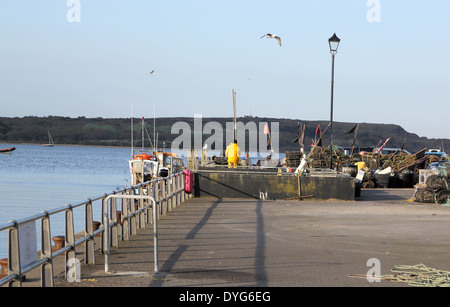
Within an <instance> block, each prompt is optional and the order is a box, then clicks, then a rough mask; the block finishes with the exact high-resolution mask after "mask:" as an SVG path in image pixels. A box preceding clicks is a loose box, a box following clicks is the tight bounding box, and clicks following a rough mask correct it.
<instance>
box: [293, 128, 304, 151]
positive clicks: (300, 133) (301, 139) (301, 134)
mask: <svg viewBox="0 0 450 307" xmlns="http://www.w3.org/2000/svg"><path fill="white" fill-rule="evenodd" d="M304 140H305V124H303V126H302V125H301V124H300V122H297V136H296V137H295V139H294V140H293V141H292V143H296V142H298V144H299V145H300V146H301V147H304V146H305V144H304Z"/></svg>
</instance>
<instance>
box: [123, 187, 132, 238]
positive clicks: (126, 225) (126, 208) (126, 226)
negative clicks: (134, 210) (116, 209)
mask: <svg viewBox="0 0 450 307" xmlns="http://www.w3.org/2000/svg"><path fill="white" fill-rule="evenodd" d="M122 195H126V192H125V191H124V192H122ZM130 203H131V200H129V199H125V201H124V200H123V199H122V214H123V216H124V217H125V218H124V220H123V225H122V235H123V239H124V240H126V241H128V240H129V239H130V221H129V220H128V218H126V217H127V216H128V214H130V210H129V205H130Z"/></svg>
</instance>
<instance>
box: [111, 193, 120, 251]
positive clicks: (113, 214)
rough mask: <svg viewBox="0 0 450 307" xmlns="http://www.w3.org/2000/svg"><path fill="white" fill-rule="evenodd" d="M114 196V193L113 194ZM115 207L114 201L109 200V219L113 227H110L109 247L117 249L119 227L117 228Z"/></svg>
mask: <svg viewBox="0 0 450 307" xmlns="http://www.w3.org/2000/svg"><path fill="white" fill-rule="evenodd" d="M113 194H115V193H113ZM116 211H117V206H116V199H115V198H113V199H111V203H110V209H109V218H110V219H111V221H112V222H114V223H113V225H112V226H111V246H113V247H119V234H118V231H119V227H118V226H117V213H116Z"/></svg>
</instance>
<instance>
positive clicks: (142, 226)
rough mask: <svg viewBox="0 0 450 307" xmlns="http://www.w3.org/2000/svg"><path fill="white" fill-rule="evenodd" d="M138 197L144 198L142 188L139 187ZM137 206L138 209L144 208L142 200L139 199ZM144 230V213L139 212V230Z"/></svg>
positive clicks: (141, 186)
mask: <svg viewBox="0 0 450 307" xmlns="http://www.w3.org/2000/svg"><path fill="white" fill-rule="evenodd" d="M139 195H141V196H144V186H143V185H140V186H139ZM138 203H139V206H138V209H139V210H140V209H142V208H144V200H143V199H142V198H141V199H139V200H138ZM143 228H145V215H144V211H141V212H139V229H143Z"/></svg>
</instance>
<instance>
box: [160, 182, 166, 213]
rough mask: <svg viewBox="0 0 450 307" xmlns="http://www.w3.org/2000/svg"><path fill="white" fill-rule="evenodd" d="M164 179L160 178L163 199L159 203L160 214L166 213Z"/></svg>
mask: <svg viewBox="0 0 450 307" xmlns="http://www.w3.org/2000/svg"><path fill="white" fill-rule="evenodd" d="M166 180H167V179H163V180H161V198H162V199H164V200H163V201H162V203H161V214H162V215H166V214H167V199H165V198H166Z"/></svg>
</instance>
